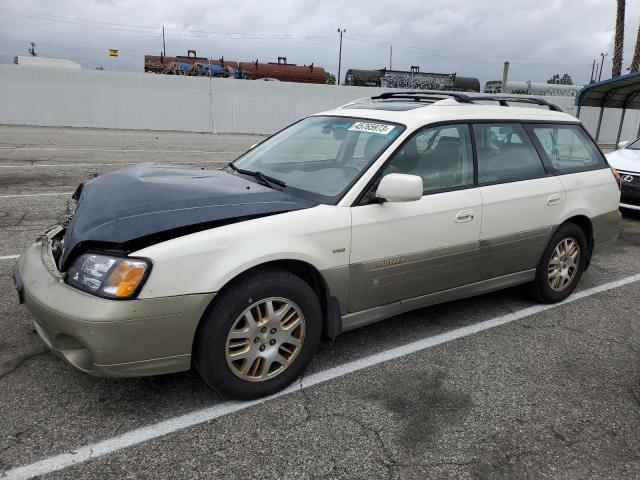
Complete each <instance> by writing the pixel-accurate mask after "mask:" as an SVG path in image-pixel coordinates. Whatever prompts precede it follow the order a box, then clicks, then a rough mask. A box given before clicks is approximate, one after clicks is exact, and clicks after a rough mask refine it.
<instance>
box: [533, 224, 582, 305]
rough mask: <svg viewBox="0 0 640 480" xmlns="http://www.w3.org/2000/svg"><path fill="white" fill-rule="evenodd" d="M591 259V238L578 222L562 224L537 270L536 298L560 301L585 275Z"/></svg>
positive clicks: (534, 283) (534, 287) (534, 285)
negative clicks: (589, 257)
mask: <svg viewBox="0 0 640 480" xmlns="http://www.w3.org/2000/svg"><path fill="white" fill-rule="evenodd" d="M586 262H587V237H586V235H585V233H584V231H583V230H582V229H581V228H580V227H579V226H578V225H576V224H575V223H565V224H563V225H560V227H559V228H558V230H557V231H556V233H555V234H554V235H553V237H551V240H550V241H549V244H548V245H547V248H546V249H545V251H544V254H543V255H542V258H541V259H540V263H539V264H538V267H537V269H536V278H535V280H534V281H533V283H532V284H531V290H532V293H533V296H534V297H535V299H536V300H538V301H539V302H543V303H557V302H561V301H562V300H564V299H565V298H567V297H568V296H569V295H571V293H573V291H574V290H575V288H576V287H577V286H578V282H579V281H580V278H581V277H582V273H583V272H584V269H585V265H586Z"/></svg>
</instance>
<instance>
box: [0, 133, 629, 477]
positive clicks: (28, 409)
mask: <svg viewBox="0 0 640 480" xmlns="http://www.w3.org/2000/svg"><path fill="white" fill-rule="evenodd" d="M262 138H263V137H260V136H252V135H211V134H190V133H177V132H150V131H142V132H140V131H116V130H99V129H64V128H40V127H6V126H0V326H1V329H2V333H1V334H0V472H5V476H6V477H7V478H18V475H22V476H23V478H28V477H29V474H28V472H31V473H33V474H34V475H35V474H36V473H38V474H40V475H41V477H42V478H47V479H53V478H65V479H78V478H87V479H94V478H118V479H120V478H224V479H227V478H232V479H233V478H238V479H241V478H264V479H267V478H268V479H272V478H283V479H284V478H287V479H290V478H302V479H320V478H323V479H330V478H349V479H352V478H363V479H364V478H366V479H370V478H372V479H377V478H381V479H387V478H398V479H413V478H415V479H425V478H428V479H431V478H432V479H528V478H531V479H534V478H535V479H539V478H550V479H586V478H594V479H596V478H597V479H607V478H610V479H622V478H625V479H627V478H640V315H639V312H640V281H637V280H636V281H630V280H629V278H631V277H633V276H637V275H638V274H640V214H638V213H633V212H625V214H624V218H623V228H622V232H621V234H620V238H619V239H618V241H617V242H616V244H615V245H614V246H612V247H611V248H609V249H608V250H606V251H605V252H603V253H602V254H600V255H598V256H596V257H595V258H594V259H593V262H592V265H591V267H590V268H589V270H588V271H587V272H586V274H585V275H584V277H583V279H582V282H581V285H580V287H579V291H580V292H582V294H583V295H584V296H583V297H582V298H578V299H576V300H575V301H572V302H569V303H566V304H562V305H558V306H553V307H552V308H548V309H545V310H542V309H539V307H537V304H536V303H535V302H533V301H532V300H531V299H530V297H529V295H528V292H527V290H526V288H524V287H517V288H511V289H508V290H504V291H501V292H495V293H492V294H488V295H483V296H480V297H475V298H471V299H466V300H461V301H456V302H450V303H446V304H442V305H437V306H433V307H430V308H425V309H421V310H418V311H415V312H411V313H408V314H405V315H401V316H398V317H394V318H392V319H389V320H387V321H384V322H381V323H378V324H375V325H371V326H369V327H366V328H362V329H359V330H355V331H352V332H348V333H346V334H344V335H342V336H341V337H339V338H338V339H337V340H336V341H335V342H332V343H329V342H325V343H323V344H322V345H321V347H320V350H319V352H318V355H317V358H316V360H315V361H314V362H313V363H312V365H311V367H310V368H309V370H308V372H307V373H306V374H305V377H304V378H303V379H302V381H301V382H299V384H296V385H294V386H293V387H292V388H291V389H290V390H289V391H288V393H286V394H285V395H281V396H278V397H277V398H273V399H268V400H266V401H263V402H259V403H255V404H246V405H239V404H238V403H236V402H229V401H228V400H227V399H225V398H223V397H222V396H220V395H219V394H217V393H215V392H212V391H210V390H209V389H208V388H207V387H206V386H205V385H204V383H203V382H202V381H201V380H200V379H199V377H198V376H197V374H196V373H194V372H185V373H179V374H174V375H165V376H159V377H148V378H140V379H100V378H93V377H90V376H87V375H85V374H82V373H80V372H77V371H75V370H73V369H72V368H71V367H70V366H68V365H67V364H65V363H64V362H63V361H61V360H59V359H58V358H56V357H54V356H53V355H51V354H50V353H49V352H48V351H47V349H46V348H45V346H44V345H43V343H42V342H41V341H40V339H39V338H38V336H37V334H36V333H35V331H34V329H33V327H32V324H31V322H30V319H29V316H28V314H27V313H26V312H25V309H24V307H23V306H21V305H18V303H17V300H16V295H15V292H14V290H13V286H12V283H11V278H10V274H11V272H12V271H13V270H14V269H15V267H16V261H17V260H16V259H15V258H14V256H15V255H17V254H19V253H20V252H21V251H22V250H23V249H24V248H26V247H27V245H29V243H30V242H32V241H33V240H34V239H35V238H36V236H37V235H38V234H39V233H41V232H43V231H44V230H45V229H46V228H47V227H48V226H50V225H53V224H55V223H56V222H57V221H59V219H61V218H64V216H65V214H66V211H67V208H68V201H69V193H70V192H72V191H73V190H74V189H75V187H76V186H77V184H78V183H79V182H80V181H82V180H83V179H84V178H86V177H87V176H89V175H92V174H100V173H102V172H105V171H110V170H113V169H116V168H121V167H122V166H125V165H128V164H131V163H136V162H141V161H155V162H166V163H175V164H180V163H184V162H186V163H188V164H189V165H196V166H198V167H201V168H216V167H218V166H221V165H223V164H225V163H227V162H228V161H230V160H232V159H233V158H235V157H236V156H238V155H239V154H240V153H241V152H242V151H244V150H246V149H247V148H248V147H249V146H250V145H252V144H254V143H257V142H258V141H260V140H262ZM633 278H636V277H633ZM621 279H623V280H624V279H626V280H625V281H627V282H628V283H625V284H624V285H618V284H615V283H612V282H616V281H618V280H621ZM638 279H640V278H638ZM603 285H604V286H605V287H603V288H606V289H604V290H603V291H600V290H602V289H600V290H598V287H600V286H603ZM496 319H501V320H500V321H499V322H495V321H496ZM491 322H495V326H493V328H486V329H481V328H478V327H481V326H483V325H493V324H491ZM500 322H502V323H500ZM482 328H484V327H482ZM463 329H464V330H463ZM474 329H475V330H480V331H478V332H477V333H473V331H474ZM460 332H462V333H460ZM447 335H451V339H449V340H448V341H442V342H440V341H439V340H438V341H435V340H434V341H433V342H431V343H430V339H439V338H445V337H446V336H447ZM455 337H457V338H455ZM447 338H449V337H447ZM412 342H424V343H423V344H421V345H422V347H421V348H419V349H413V350H411V349H406V348H404V347H403V346H406V345H408V344H413V343H412ZM393 349H395V350H393ZM388 352H395V353H394V354H393V355H391V354H389V356H388V357H389V358H390V359H388V360H387V361H382V360H380V358H382V357H384V355H386V354H387V353H388ZM380 356H382V357H380ZM376 358H377V359H378V360H375V361H373V360H371V359H376ZM385 358H386V357H385ZM383 359H384V358H383ZM358 362H361V363H360V364H359V363H358ZM356 366H357V367H358V368H356ZM326 372H334V373H332V374H331V375H328V376H326V375H325V374H326ZM335 372H337V373H335ZM323 375H325V377H323ZM305 381H308V383H307V384H305ZM211 412H213V413H211ZM189 414H193V415H192V417H190V418H196V417H197V418H200V417H198V415H200V416H201V417H202V418H201V419H200V420H198V421H196V422H192V424H191V426H185V425H183V424H181V423H180V421H179V420H176V419H182V418H184V416H185V415H187V416H188V415H189ZM167 421H169V422H167ZM163 422H164V423H163ZM171 422H173V423H171ZM154 425H169V427H167V428H168V429H167V430H166V431H163V433H164V434H162V435H160V434H158V433H157V432H159V431H160V430H158V429H155V430H154V429H153V428H154ZM136 429H142V430H141V431H142V432H149V431H151V432H156V434H153V435H150V436H148V437H144V436H143V435H142V434H140V433H136V432H137V430H136ZM132 432H133V433H132ZM127 439H128V440H127ZM131 439H134V441H132V440H131ZM104 441H108V444H109V445H110V446H111V447H110V448H111V449H110V450H109V453H106V454H102V453H104V451H103V450H101V448H105V447H104V445H105V443H104ZM109 442H110V443H109ZM82 447H87V451H89V452H90V454H91V455H92V458H90V459H88V461H82V462H81V463H77V462H79V461H78V460H77V459H76V460H74V456H77V458H81V456H82V453H81V452H82V450H81V448H82ZM101 452H102V453H101ZM65 453H70V455H68V456H67V457H68V458H67V457H65V458H67V460H65V462H66V463H65V462H62V463H60V462H61V461H62V460H58V459H59V458H60V457H58V456H59V455H60V454H65ZM93 457H95V458H93ZM52 458H53V459H55V461H54V460H52ZM69 458H70V459H71V460H69ZM38 462H40V463H38ZM74 462H75V463H74ZM38 466H39V467H40V468H41V469H40V470H38V469H37V468H36V467H38ZM21 467H24V468H22V469H20V468H21ZM61 467H64V468H61ZM28 468H32V470H28ZM0 478H2V475H1V474H0Z"/></svg>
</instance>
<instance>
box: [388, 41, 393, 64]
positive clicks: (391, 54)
mask: <svg viewBox="0 0 640 480" xmlns="http://www.w3.org/2000/svg"><path fill="white" fill-rule="evenodd" d="M392 61H393V45H389V70H393V68H392V67H391V65H392Z"/></svg>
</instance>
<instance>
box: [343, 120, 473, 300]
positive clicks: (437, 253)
mask: <svg viewBox="0 0 640 480" xmlns="http://www.w3.org/2000/svg"><path fill="white" fill-rule="evenodd" d="M388 173H407V174H412V175H419V176H420V177H421V178H422V181H423V185H424V196H423V197H422V198H421V199H420V200H417V201H414V202H403V203H402V202H398V203H396V202H385V203H370V204H367V205H358V206H354V207H352V209H351V210H352V229H353V230H352V246H351V259H350V281H349V286H350V288H349V298H350V301H349V312H357V311H361V310H365V309H368V308H372V307H375V306H379V305H384V304H388V303H393V302H398V301H401V300H403V299H409V298H413V297H417V296H420V295H425V294H428V293H433V292H437V291H441V290H446V289H449V288H453V287H456V286H460V285H464V284H466V283H471V282H473V281H474V280H475V279H476V278H477V276H478V271H477V261H478V246H479V237H480V225H481V220H482V198H481V195H480V191H479V189H478V188H476V187H474V180H473V177H474V169H473V156H472V149H471V142H470V135H469V127H468V126H467V125H444V126H439V127H432V128H427V129H423V130H420V131H418V132H417V133H415V134H414V135H413V136H412V137H411V138H410V139H409V140H408V141H407V142H405V144H404V145H403V146H402V147H401V148H400V149H399V151H398V152H396V153H395V154H394V155H393V156H392V157H391V158H390V160H389V161H388V162H387V164H386V165H385V167H384V168H383V171H382V172H381V176H380V178H381V177H382V176H384V175H385V174H388ZM373 188H375V187H373Z"/></svg>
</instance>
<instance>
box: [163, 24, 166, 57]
mask: <svg viewBox="0 0 640 480" xmlns="http://www.w3.org/2000/svg"><path fill="white" fill-rule="evenodd" d="M162 56H163V57H166V56H167V49H166V47H165V44H164V25H162Z"/></svg>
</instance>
